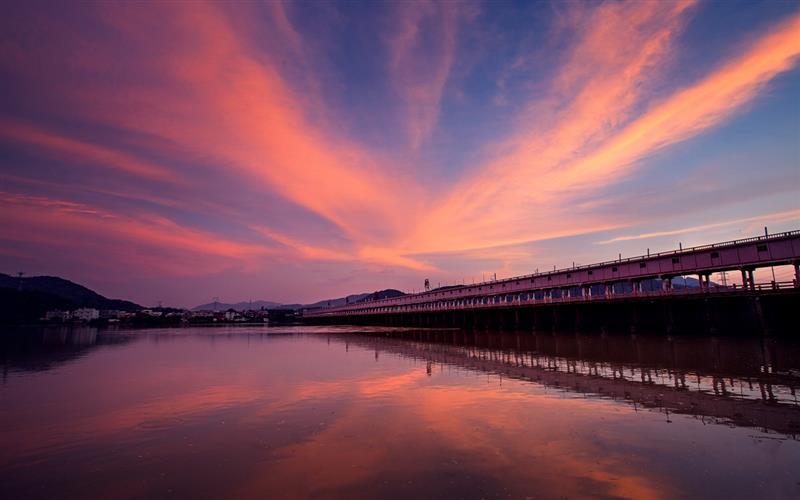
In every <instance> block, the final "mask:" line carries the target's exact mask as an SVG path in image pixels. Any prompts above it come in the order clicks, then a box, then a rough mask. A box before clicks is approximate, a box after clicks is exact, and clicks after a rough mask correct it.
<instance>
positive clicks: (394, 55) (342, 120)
mask: <svg viewBox="0 0 800 500" xmlns="http://www.w3.org/2000/svg"><path fill="white" fill-rule="evenodd" d="M0 28H1V30H0V152H1V154H0V264H1V265H0V272H5V273H10V274H13V273H16V272H18V271H24V272H25V273H26V274H27V275H42V274H45V275H57V276H62V277H65V278H68V279H71V280H73V281H76V282H79V283H81V284H84V285H86V286H89V287H91V288H93V289H95V290H96V291H98V292H99V293H102V294H104V295H106V296H110V297H115V298H124V299H129V300H134V301H136V302H139V303H140V304H143V305H154V304H155V303H156V302H157V301H163V302H164V303H165V304H169V305H175V306H194V305H197V304H199V303H203V302H209V301H210V300H211V298H212V297H214V296H218V297H220V300H222V301H224V302H236V301H241V300H249V299H254V300H255V299H264V300H274V301H280V302H312V301H316V300H321V299H325V298H329V297H335V296H341V295H344V294H347V293H357V292H368V291H374V290H378V289H383V288H398V289H401V290H404V291H411V290H413V289H416V290H419V289H420V288H421V287H422V283H423V280H424V279H425V278H429V279H430V280H431V282H432V283H433V284H434V285H436V284H438V283H441V284H442V285H444V284H453V283H456V282H458V283H460V282H462V281H466V282H472V281H473V280H476V281H477V280H481V279H482V277H487V278H488V277H489V276H491V275H492V274H494V273H497V276H498V277H508V276H512V275H515V274H525V273H530V272H533V271H534V270H536V269H537V268H539V269H545V268H550V269H552V267H553V266H554V265H556V266H559V267H561V266H567V265H572V263H573V261H574V262H576V263H578V264H588V263H591V262H594V261H602V260H606V259H610V258H614V257H616V256H617V255H618V253H620V252H621V253H622V255H623V256H625V255H628V256H631V255H639V254H643V253H645V252H646V251H647V249H648V248H649V249H650V250H651V251H654V252H655V251H660V250H670V249H673V248H676V247H677V246H678V243H679V242H681V243H682V244H683V246H684V247H685V246H688V245H693V244H703V243H711V242H715V241H723V240H728V239H735V238H738V237H747V236H754V235H757V234H760V233H763V231H764V229H763V228H764V226H769V230H770V232H778V231H785V230H790V229H798V228H800V69H798V67H799V66H800V57H799V56H800V3H798V2H795V1H786V2H781V1H773V2H753V1H746V2H739V1H726V2H695V1H682V2H678V1H675V2H668V1H659V2H655V1H653V2H646V1H638V2H631V3H625V2H586V3H580V2H553V3H549V2H527V1H526V2H485V3H468V2H463V3H461V2H459V3H456V2H447V3H445V2H411V1H408V2H385V3H382V2H342V3H326V2H305V3H278V2H273V3H263V4H261V3H244V2H237V3H233V2H231V3H224V4H222V3H220V4H213V3H211V4H206V3H201V2H174V3H167V2H159V3H143V2H135V3H134V2H127V3H116V2H103V3H96V4H92V3H88V2H86V3H84V2H81V3H78V2H36V1H33V2H9V3H6V4H4V7H3V15H2V18H0Z"/></svg>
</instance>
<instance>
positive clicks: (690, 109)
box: [403, 2, 800, 253]
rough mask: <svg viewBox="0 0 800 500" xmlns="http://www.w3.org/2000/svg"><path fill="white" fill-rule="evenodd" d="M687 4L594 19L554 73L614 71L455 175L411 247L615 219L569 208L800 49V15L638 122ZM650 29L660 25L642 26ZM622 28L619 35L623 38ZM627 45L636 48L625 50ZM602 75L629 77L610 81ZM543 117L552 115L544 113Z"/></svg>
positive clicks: (716, 112)
mask: <svg viewBox="0 0 800 500" xmlns="http://www.w3.org/2000/svg"><path fill="white" fill-rule="evenodd" d="M689 5H690V3H689V2H687V3H683V4H679V3H656V2H644V3H638V4H633V5H632V6H631V5H630V4H628V5H625V6H624V8H625V9H628V11H627V12H626V15H624V16H621V15H618V13H617V12H616V10H618V9H622V8H623V6H621V5H620V4H606V5H604V8H603V9H602V10H601V13H600V15H599V16H597V18H596V19H594V20H593V21H596V22H597V23H598V24H599V25H601V27H593V28H591V29H589V30H588V34H587V35H586V37H585V38H584V39H582V40H581V41H580V43H579V45H578V47H577V48H576V49H575V54H578V55H576V56H575V57H574V58H573V59H572V60H571V62H570V63H568V64H567V66H566V68H565V69H564V70H563V71H562V74H563V76H562V78H560V79H557V81H559V82H562V85H564V86H565V87H570V86H571V85H568V84H567V83H569V82H572V81H573V80H576V79H577V78H576V77H575V76H574V75H575V74H579V73H580V72H581V71H585V67H586V66H587V64H586V63H587V60H588V58H592V57H598V58H599V59H600V60H601V61H605V62H608V63H609V64H610V67H606V68H605V69H601V71H600V72H601V76H600V77H599V80H597V81H595V79H594V78H592V79H590V84H589V85H586V86H585V87H583V88H581V89H580V90H579V92H578V93H577V98H576V100H575V101H573V103H572V104H571V105H570V106H568V108H567V110H566V111H563V112H558V113H555V114H554V115H553V116H552V118H553V120H552V123H554V125H553V127H552V128H551V129H545V130H537V129H534V130H533V131H531V130H530V129H529V128H523V130H522V131H521V132H520V133H518V134H516V135H515V136H514V137H513V138H512V139H510V140H509V142H508V144H506V145H504V149H509V148H510V149H511V152H510V153H507V154H503V155H500V156H499V157H498V158H497V159H495V160H493V161H491V162H489V163H487V164H486V165H484V166H483V167H481V168H479V169H478V170H477V173H476V174H474V175H473V176H472V177H470V178H468V179H466V180H464V181H463V182H461V183H459V184H458V185H457V186H456V187H455V189H454V190H453V192H452V193H451V194H450V196H449V197H447V198H446V199H445V200H444V201H443V202H442V203H440V204H438V205H436V206H435V207H434V208H433V210H432V212H431V215H430V217H428V218H426V220H425V221H423V223H422V224H420V225H419V226H418V227H417V229H416V231H415V233H413V234H412V235H411V236H410V237H409V239H408V240H406V241H405V242H404V243H403V245H404V246H403V248H404V250H405V251H406V252H412V253H413V251H420V252H441V251H452V250H456V249H460V250H467V249H471V248H483V247H491V246H500V245H511V244H516V243H522V242H525V241H532V240H537V239H541V238H542V237H543V236H544V237H549V235H551V234H552V233H553V232H555V231H558V230H559V227H561V226H563V225H564V221H566V220H568V221H569V226H570V227H571V228H573V229H574V228H582V229H577V230H575V231H574V232H573V234H578V233H579V232H581V231H584V232H586V231H592V230H597V229H601V228H607V227H609V226H613V225H615V224H616V225H618V224H620V223H621V222H623V221H624V220H625V219H624V218H625V215H624V214H622V215H621V219H620V220H618V221H616V223H609V221H607V220H603V219H602V218H600V217H599V216H592V215H590V214H586V213H581V212H578V211H576V210H575V209H574V208H572V204H573V203H575V202H576V200H579V199H580V197H581V196H583V195H585V194H586V193H589V192H596V191H598V190H601V189H602V188H604V187H605V186H607V185H609V184H611V183H614V182H617V181H619V180H621V179H623V178H624V177H625V176H626V175H628V174H630V173H631V171H632V170H633V167H634V165H635V163H636V161H638V160H639V159H641V158H643V157H644V156H646V155H647V154H649V153H652V152H653V151H656V150H657V149H659V148H662V147H664V146H667V145H669V144H673V143H675V142H678V141H681V140H685V139H687V138H689V137H691V136H694V135H696V134H699V133H701V132H703V131H705V130H707V129H708V128H710V127H713V126H715V125H717V124H719V123H720V122H721V121H723V120H724V119H725V118H727V117H729V116H731V115H732V114H734V113H735V112H737V111H738V110H740V109H742V108H743V107H744V106H745V105H746V104H747V103H749V102H750V101H751V100H752V99H753V98H754V97H755V96H756V94H757V92H758V90H759V89H761V88H762V87H763V86H764V85H765V84H766V83H767V82H768V81H769V80H770V79H772V78H773V77H774V76H776V75H778V74H780V73H782V72H785V71H787V70H789V69H791V68H792V67H794V65H795V63H796V58H797V55H798V54H799V53H800V37H798V36H797V33H798V32H800V16H795V17H793V18H792V19H790V20H789V21H787V22H785V23H783V24H781V25H780V26H777V27H776V28H775V29H773V30H771V31H770V33H769V34H766V35H764V36H763V37H762V38H761V39H759V40H757V41H756V42H755V43H753V44H752V45H751V46H750V47H749V48H748V49H747V50H745V51H744V53H743V54H742V55H740V56H737V57H735V58H734V59H733V60H732V61H730V62H728V63H727V64H725V65H723V66H722V67H720V68H718V69H716V70H714V71H712V72H711V73H710V74H709V75H708V76H706V77H705V78H704V79H702V80H701V81H699V82H697V83H696V84H694V85H691V86H689V87H688V88H686V89H683V90H679V91H677V92H676V93H675V94H673V95H672V96H670V97H668V98H667V99H665V100H664V101H662V102H661V103H660V104H657V105H654V106H651V107H650V109H648V110H647V111H646V112H644V113H643V114H641V115H640V116H639V117H636V118H633V111H634V105H635V104H637V103H639V98H638V97H637V98H636V99H633V98H631V97H630V95H633V96H638V95H639V94H638V93H639V90H638V89H639V88H640V87H641V86H642V85H645V84H646V83H647V82H646V78H647V75H648V74H649V70H650V68H652V67H653V66H654V65H658V64H660V63H661V62H663V60H664V59H665V58H668V57H669V50H668V47H669V46H670V41H671V40H673V39H674V38H675V35H676V33H678V32H679V30H680V29H681V27H682V25H683V23H684V20H683V16H684V13H685V11H686V8H687V7H688V6H689ZM631 9H633V10H634V11H635V12H633V13H631V12H630V10H631ZM631 14H634V15H633V16H632V17H630V15H631ZM628 19H632V20H633V23H632V26H631V27H629V28H626V27H625V26H622V25H623V24H625V23H627V22H628ZM637 21H638V22H639V23H640V24H637ZM650 25H652V26H655V28H654V29H655V31H651V30H649V29H644V27H646V26H650ZM593 26H594V24H593ZM617 28H620V29H622V33H623V35H622V36H621V40H618V41H615V37H614V36H613V35H614V34H615V33H616V29H617ZM640 28H641V29H640ZM598 30H599V31H598ZM637 36H638V37H640V38H638V39H637ZM620 44H624V45H625V46H627V45H630V46H633V47H635V49H634V50H628V51H626V50H624V49H623V48H620V46H619V45H620ZM639 46H644V47H645V50H644V51H643V52H642V53H643V54H646V55H642V54H640V52H639V50H638V48H639ZM606 51H608V52H609V54H606ZM620 51H621V52H622V54H623V55H624V54H628V55H629V56H631V58H627V57H622V58H621V60H619V61H617V60H616V55H615V54H617V53H618V52H620ZM590 66H591V65H590ZM601 68H602V66H601ZM605 72H610V73H611V74H613V75H618V74H619V75H621V76H620V77H619V78H617V77H616V76H614V77H609V78H610V81H606V77H604V76H603V73H605ZM564 82H567V83H564ZM562 97H563V96H562ZM539 111H541V110H539ZM538 121H539V122H545V123H546V122H551V120H547V119H544V118H543V117H541V116H540V117H539V119H538Z"/></svg>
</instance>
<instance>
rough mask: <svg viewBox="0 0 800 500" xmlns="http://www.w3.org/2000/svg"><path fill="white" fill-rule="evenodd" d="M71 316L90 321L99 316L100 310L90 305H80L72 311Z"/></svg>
mask: <svg viewBox="0 0 800 500" xmlns="http://www.w3.org/2000/svg"><path fill="white" fill-rule="evenodd" d="M72 317H73V318H75V319H79V320H81V321H92V320H94V319H97V318H99V317H100V311H98V310H97V309H93V308H91V307H81V308H80V309H76V310H75V312H73V313H72Z"/></svg>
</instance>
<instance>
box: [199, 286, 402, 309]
mask: <svg viewBox="0 0 800 500" xmlns="http://www.w3.org/2000/svg"><path fill="white" fill-rule="evenodd" d="M401 295H405V294H404V293H403V292H401V291H400V290H394V289H392V288H389V289H386V290H380V291H377V292H372V293H356V294H353V295H348V296H346V297H338V298H335V299H328V300H320V301H319V302H314V303H313V304H281V303H279V302H270V301H267V300H254V301H252V302H236V303H228V302H217V303H214V302H209V303H208V304H201V305H199V306H196V307H193V308H192V310H193V311H213V310H215V307H216V310H217V311H225V310H227V309H235V310H237V311H246V310H248V309H253V310H255V309H261V308H262V307H263V308H264V309H303V308H306V309H313V308H319V307H329V306H330V307H333V306H341V305H345V304H355V303H358V302H364V301H367V300H380V299H386V298H391V297H399V296H401Z"/></svg>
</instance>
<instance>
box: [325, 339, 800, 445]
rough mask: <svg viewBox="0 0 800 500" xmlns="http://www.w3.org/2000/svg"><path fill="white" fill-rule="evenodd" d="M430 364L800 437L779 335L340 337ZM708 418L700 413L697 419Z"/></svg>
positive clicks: (793, 352)
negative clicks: (770, 336) (732, 336)
mask: <svg viewBox="0 0 800 500" xmlns="http://www.w3.org/2000/svg"><path fill="white" fill-rule="evenodd" d="M339 340H340V341H342V342H345V343H348V344H349V343H355V344H357V345H360V346H363V347H365V348H368V349H374V350H375V353H376V354H375V355H376V357H377V355H378V352H379V351H387V352H392V353H395V354H398V355H401V356H408V357H410V358H414V359H420V360H423V361H425V362H426V363H427V364H426V371H427V372H428V374H430V373H431V372H432V370H433V369H434V366H435V365H436V364H441V365H446V366H458V367H460V368H464V369H469V370H475V371H480V372H487V373H495V374H501V375H504V376H507V377H513V378H516V379H521V380H530V381H534V382H536V383H540V384H544V385H546V386H548V387H553V388H557V389H559V390H562V391H566V392H572V393H576V394H580V395H583V396H591V397H602V398H609V399H612V400H620V401H626V402H628V403H630V404H631V405H633V406H634V408H637V407H644V408H651V409H658V410H660V411H662V412H663V413H665V414H666V415H667V417H668V415H669V414H670V412H671V413H681V414H688V415H693V416H696V417H697V418H700V419H706V418H707V419H708V420H707V421H708V422H716V423H723V424H730V425H739V426H746V427H757V428H761V429H763V430H765V431H767V430H769V431H774V432H778V433H781V434H784V435H786V436H787V437H789V438H792V439H799V438H800V401H798V397H797V390H798V388H800V343H797V342H790V341H787V340H785V339H767V338H727V337H723V338H716V337H703V338H697V337H663V336H607V335H602V336H601V335H580V334H558V333H555V334H544V335H542V334H539V335H534V334H531V333H522V332H515V333H508V332H503V333H492V332H463V331H455V330H453V331H431V330H429V331H416V332H414V331H411V332H396V333H393V334H391V335H386V334H377V335H376V334H372V335H369V334H368V335H360V336H358V337H355V338H354V337H353V336H350V335H342V336H339ZM704 421H706V420H704Z"/></svg>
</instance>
